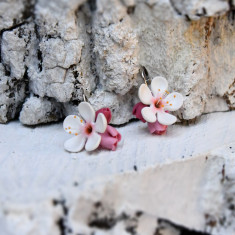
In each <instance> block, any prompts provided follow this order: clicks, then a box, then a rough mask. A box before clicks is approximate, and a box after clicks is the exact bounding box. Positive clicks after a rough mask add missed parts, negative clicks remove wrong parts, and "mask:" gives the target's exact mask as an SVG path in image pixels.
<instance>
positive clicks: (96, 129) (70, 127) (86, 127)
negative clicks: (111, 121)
mask: <svg viewBox="0 0 235 235" xmlns="http://www.w3.org/2000/svg"><path fill="white" fill-rule="evenodd" d="M78 111H79V113H80V115H81V116H82V118H80V117H78V116H76V115H69V116H68V117H66V118H65V120H64V123H63V127H64V130H65V131H66V132H68V133H69V134H72V135H75V136H74V137H72V138H71V139H69V140H67V141H66V142H65V143H64V148H65V150H67V151H69V152H79V151H81V150H82V149H83V148H84V146H85V149H86V151H93V150H95V149H97V148H98V147H99V145H100V142H101V135H99V133H104V132H105V130H106V128H107V120H106V117H105V116H104V114H103V113H99V114H98V116H97V118H96V120H95V116H96V115H95V110H94V109H93V107H92V106H91V105H90V104H89V103H88V102H81V103H80V104H79V106H78Z"/></svg>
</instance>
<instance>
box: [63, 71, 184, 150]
mask: <svg viewBox="0 0 235 235" xmlns="http://www.w3.org/2000/svg"><path fill="white" fill-rule="evenodd" d="M141 76H142V77H143V79H144V81H145V83H144V84H142V85H141V86H140V87H139V92H138V96H139V99H140V101H141V102H139V103H138V104H136V105H135V106H134V108H133V115H135V116H136V118H138V119H139V120H141V121H142V122H147V123H148V128H149V131H150V133H151V134H157V135H162V134H164V133H165V132H166V129H167V127H168V126H169V125H172V124H174V123H175V122H176V120H177V119H176V117H175V116H174V115H172V114H170V113H169V112H171V111H176V110H178V109H179V108H180V107H181V106H182V105H183V96H182V95H181V94H180V93H178V92H173V93H171V94H169V92H168V91H167V88H168V82H167V80H166V79H165V78H163V77H160V76H158V77H155V78H153V79H152V81H151V85H150V87H151V90H150V89H149V87H148V80H149V79H148V74H147V71H146V69H145V68H143V69H142V72H141ZM84 100H85V99H84ZM78 111H79V113H80V115H81V117H79V116H77V115H69V116H68V117H66V118H65V120H64V123H63V127H64V130H65V131H66V132H68V133H69V134H73V135H75V136H74V137H72V138H71V139H69V140H67V141H66V142H65V144H64V148H65V150H67V151H69V152H79V151H81V150H82V149H83V148H84V146H85V149H86V151H93V150H95V149H97V148H98V147H100V148H104V149H109V150H113V151H114V150H116V148H117V144H118V142H120V140H121V135H120V133H119V132H118V131H117V130H116V129H115V128H114V127H112V126H110V125H108V124H109V122H110V121H111V118H112V114H111V111H110V109H109V108H103V109H100V110H98V111H97V112H95V110H94V109H93V107H92V106H91V105H90V104H89V103H88V102H85V101H84V102H81V103H80V104H79V106H78Z"/></svg>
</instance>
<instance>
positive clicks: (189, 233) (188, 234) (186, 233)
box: [154, 219, 210, 235]
mask: <svg viewBox="0 0 235 235" xmlns="http://www.w3.org/2000/svg"><path fill="white" fill-rule="evenodd" d="M169 227H170V228H173V229H175V230H177V231H179V232H180V233H179V234H180V235H210V234H209V233H206V232H200V231H195V230H192V229H188V228H186V227H184V226H181V225H177V224H175V223H173V222H171V221H169V220H166V219H158V227H157V228H156V231H155V233H154V235H161V234H162V232H161V231H164V230H165V229H166V228H169Z"/></svg>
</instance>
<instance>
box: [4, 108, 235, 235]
mask: <svg viewBox="0 0 235 235" xmlns="http://www.w3.org/2000/svg"><path fill="white" fill-rule="evenodd" d="M234 120H235V112H226V113H214V114H210V115H205V116H203V117H202V118H201V120H200V121H199V122H198V123H196V124H195V125H190V126H180V125H175V126H173V127H170V128H169V129H168V132H167V134H166V135H164V136H152V135H150V134H149V133H148V130H147V125H146V124H143V123H140V122H134V123H131V124H129V125H127V126H125V127H121V128H118V130H119V131H120V133H121V134H122V137H123V140H124V141H123V144H122V145H121V146H119V148H118V150H117V151H116V152H111V151H104V150H98V151H96V152H94V153H92V154H87V153H86V152H85V151H84V152H81V153H78V154H70V153H67V152H65V151H64V150H63V143H64V141H65V140H66V139H67V138H70V135H67V134H66V133H65V132H64V131H63V129H62V124H53V125H45V126H40V127H36V128H28V127H24V126H22V125H21V124H19V122H11V123H9V124H7V125H0V149H1V153H0V203H1V205H2V206H1V207H0V217H1V215H2V217H3V218H5V219H4V220H6V221H9V219H10V220H11V219H12V217H11V216H12V213H13V217H14V218H18V217H17V215H18V214H21V213H26V214H27V213H33V214H36V215H35V216H36V217H37V218H40V216H42V215H41V214H40V213H39V212H38V211H39V210H40V209H39V207H41V206H42V208H44V207H45V208H44V209H45V212H44V216H45V217H46V218H48V219H47V223H48V221H50V223H51V224H52V225H51V226H49V227H50V229H49V228H48V229H49V230H50V231H53V232H54V233H53V234H57V232H56V231H57V230H58V228H57V227H56V225H55V223H54V222H55V220H57V219H58V216H59V215H60V216H62V215H61V212H55V210H54V207H53V206H52V204H51V203H50V202H51V200H52V199H53V198H59V197H61V196H62V197H63V198H64V199H65V200H66V203H67V204H68V208H69V214H68V215H63V216H67V221H68V224H69V226H70V228H73V230H74V231H76V232H77V233H78V232H79V231H81V230H82V229H83V230H84V234H89V233H90V232H91V231H93V230H91V228H88V225H87V224H86V222H84V221H87V219H88V218H87V216H88V214H89V213H90V212H91V211H92V209H91V208H90V207H91V205H93V203H95V202H96V201H98V200H100V201H101V202H103V203H104V204H105V203H106V205H105V206H106V207H110V208H112V209H113V210H114V211H115V213H121V211H122V209H125V212H126V213H127V212H128V213H131V212H133V211H137V210H141V211H143V212H144V213H146V215H151V216H152V217H153V218H155V217H156V218H159V217H160V218H165V219H169V220H171V221H173V222H175V223H177V224H181V225H183V226H186V227H189V228H192V229H197V230H200V231H203V230H204V228H205V224H206V223H209V222H208V221H207V220H208V218H206V215H205V214H209V220H211V216H212V217H213V216H214V217H215V218H216V220H217V219H218V220H219V218H220V216H222V215H224V214H225V213H228V212H227V206H228V205H227V204H226V203H225V202H224V198H226V197H229V195H230V194H231V195H232V196H233V195H234V196H235V189H234V188H233V186H231V187H230V186H228V185H230V184H229V182H231V181H229V182H227V184H225V186H224V185H223V184H222V185H221V182H220V181H221V178H222V175H221V174H222V173H221V172H222V168H223V166H224V165H226V164H227V165H226V173H228V175H229V176H228V177H229V178H230V179H231V180H232V182H234V180H235V175H234V173H233V172H235V169H234V166H235V165H233V164H232V159H233V157H234V159H235V155H234V152H233V149H232V150H231V149H230V147H231V148H235V145H234V143H235V121H234ZM228 151H229V152H228ZM207 158H209V161H207V160H206V159H207ZM206 162H208V163H206ZM135 167H136V168H137V171H138V172H139V173H136V172H135V170H134V168H135ZM121 172H122V173H124V174H122V173H121ZM120 173H121V174H120ZM77 184H78V187H77V186H76V185H77ZM155 184H156V185H155ZM233 190H234V192H233ZM233 193H234V194H233ZM231 195H230V196H231ZM225 204H226V205H225ZM45 205H46V206H45ZM84 205H87V206H88V205H90V206H88V207H89V208H90V209H87V210H88V211H87V212H86V213H85V211H84ZM223 205H224V206H223ZM80 207H81V208H80ZM16 208H17V209H16ZM78 208H79V210H83V213H82V215H81V216H80V217H79V216H78V215H77V213H78V211H77V210H78ZM82 208H83V209H82ZM4 211H7V215H6V214H4ZM16 212H17V213H16ZM75 212H76V213H75ZM73 213H75V214H76V215H75V214H73ZM9 216H10V217H9ZM230 217H231V216H230ZM18 220H19V221H21V217H19V218H18ZM18 220H17V221H18ZM4 224H8V223H7V222H4ZM10 224H11V223H10ZM16 224H18V223H16ZM39 224H40V223H39ZM217 225H218V224H217ZM11 226H12V225H11ZM11 226H10V227H11ZM17 226H18V225H17ZM17 226H16V225H15V227H14V226H13V227H14V228H15V229H17V228H18V227H17ZM38 226H39V225H38ZM233 226H234V224H232V225H230V226H229V229H230V230H231V231H233ZM36 227H37V226H36ZM221 227H223V226H222V225H221V226H219V227H218V228H217V227H216V228H215V229H214V228H213V229H214V230H215V233H214V234H221V233H220V232H221V231H222V229H224V228H221ZM7 229H9V227H8V225H6V230H7ZM89 229H90V230H89ZM92 229H93V228H92ZM115 229H116V228H115V227H114V228H112V232H111V230H109V233H107V234H116V233H115V231H119V232H120V231H121V230H117V229H116V230H115ZM229 229H227V230H226V234H229V235H230V234H231V235H232V234H233V233H228V231H230V230H229ZM49 230H47V231H46V230H45V231H46V233H37V234H47V233H48V231H49ZM78 230H79V231H78ZM17 231H18V234H17V235H19V234H20V235H21V234H22V235H25V234H27V235H28V234H30V233H26V232H22V233H20V232H19V231H21V230H19V228H18V229H17ZM22 231H24V230H22ZM45 231H44V232H45ZM216 231H217V232H216ZM86 232H87V233H86ZM0 234H1V233H0ZM13 234H15V233H13ZM58 234H59V232H58ZM97 234H98V233H97ZM99 234H106V233H99ZM123 234H124V233H123ZM7 235H8V234H7ZM146 235H147V234H146Z"/></svg>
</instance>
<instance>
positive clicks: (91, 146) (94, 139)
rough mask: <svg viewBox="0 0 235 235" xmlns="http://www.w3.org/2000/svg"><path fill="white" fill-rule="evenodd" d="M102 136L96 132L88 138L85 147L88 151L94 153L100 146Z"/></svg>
mask: <svg viewBox="0 0 235 235" xmlns="http://www.w3.org/2000/svg"><path fill="white" fill-rule="evenodd" d="M100 141H101V136H100V135H99V134H97V133H96V132H94V133H92V135H91V136H89V137H88V140H87V142H86V145H85V149H86V151H93V150H95V149H97V148H98V147H99V145H100Z"/></svg>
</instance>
